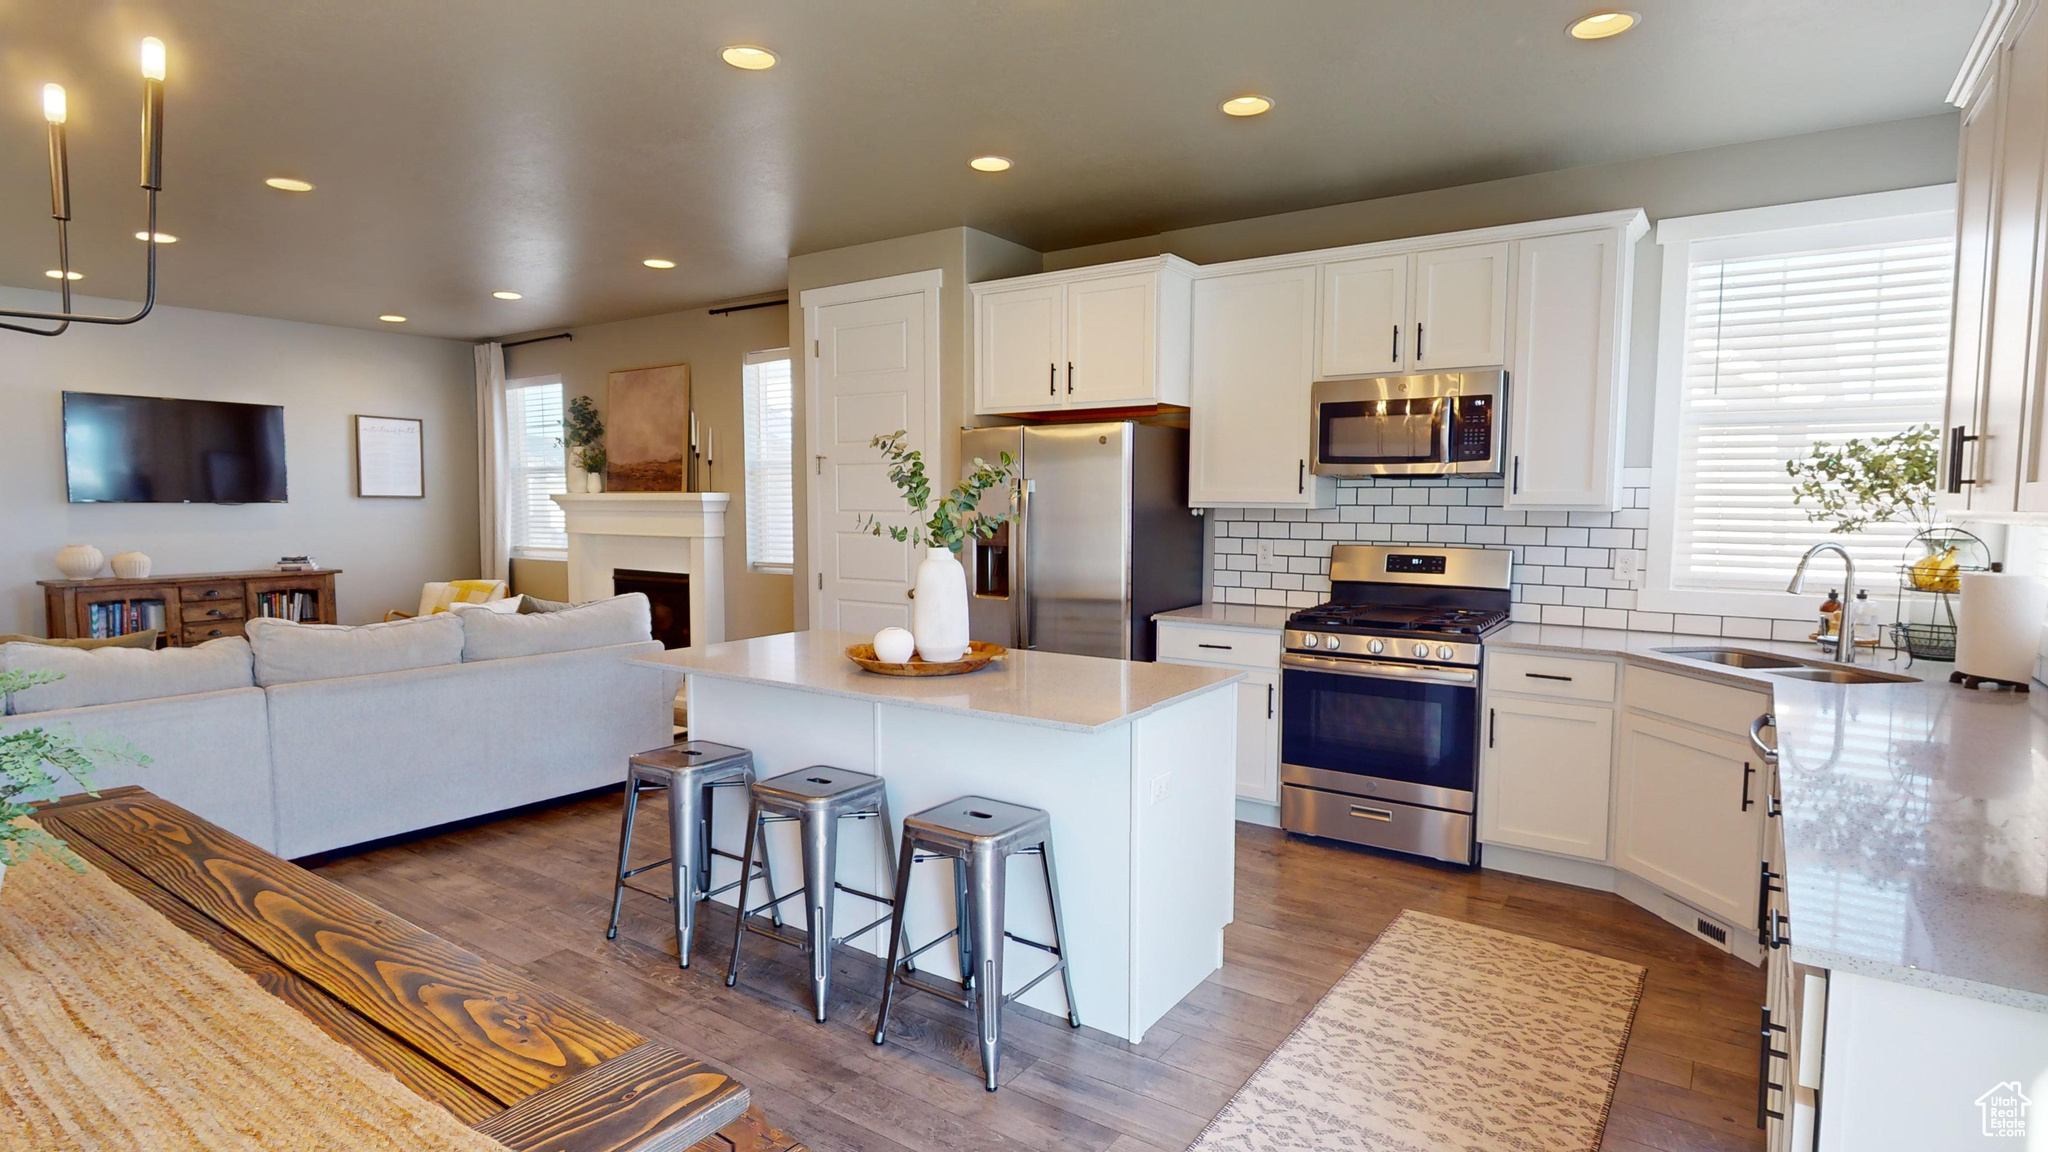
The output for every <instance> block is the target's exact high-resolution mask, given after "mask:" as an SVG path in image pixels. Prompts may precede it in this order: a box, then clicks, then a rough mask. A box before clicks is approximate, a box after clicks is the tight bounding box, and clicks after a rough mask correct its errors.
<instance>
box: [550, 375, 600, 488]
mask: <svg viewBox="0 0 2048 1152" xmlns="http://www.w3.org/2000/svg"><path fill="white" fill-rule="evenodd" d="M555 446H556V447H558V448H559V447H563V446H566V447H567V448H568V449H569V461H570V463H572V464H574V465H576V467H578V468H581V469H582V470H583V473H584V489H583V490H584V491H586V492H602V491H604V466H605V462H606V456H605V451H604V421H602V420H600V419H598V417H597V401H595V400H592V399H591V398H590V397H588V396H578V397H576V398H575V399H574V400H571V401H569V408H568V412H567V414H565V415H564V416H563V417H562V435H561V436H560V437H558V438H557V439H556V440H555Z"/></svg>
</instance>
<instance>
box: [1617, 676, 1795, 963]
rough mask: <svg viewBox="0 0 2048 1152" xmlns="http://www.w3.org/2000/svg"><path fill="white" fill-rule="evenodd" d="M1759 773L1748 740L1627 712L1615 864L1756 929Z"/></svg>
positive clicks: (1764, 781)
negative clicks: (1701, 730)
mask: <svg viewBox="0 0 2048 1152" xmlns="http://www.w3.org/2000/svg"><path fill="white" fill-rule="evenodd" d="M1761 768H1763V765H1762V764H1761V763H1759V762H1758V761H1757V759H1756V755H1755V753H1754V751H1753V750H1752V749H1751V748H1750V746H1749V742H1748V741H1747V740H1737V739H1735V738H1733V737H1730V736H1719V735H1714V734H1711V733H1706V732H1700V731H1696V730H1694V729H1691V728H1683V727H1680V726H1679V725H1676V724H1667V723H1665V722H1664V721H1662V720H1653V719H1651V718H1649V717H1647V716H1640V715H1637V714H1636V713H1633V712H1628V713H1624V714H1623V716H1622V719H1621V786H1620V788H1619V789H1618V790H1617V792H1616V802H1617V803H1618V804H1619V805H1620V810H1619V811H1618V812H1617V813H1616V815H1615V821H1614V834H1615V845H1614V863H1615V864H1616V866H1618V867H1620V868H1622V869H1623V870H1624V871H1627V872H1631V873H1633V874H1635V875H1637V876H1640V877H1642V878H1643V879H1644V880H1647V881H1649V882H1650V883H1652V884H1654V885H1656V886H1657V887H1659V888H1662V889H1664V890H1665V891H1666V892H1669V893H1671V894H1672V895H1673V896H1676V897H1678V898H1679V899H1681V900H1684V901H1685V902H1687V903H1688V904H1691V905H1692V906H1694V907H1695V908H1699V909H1701V910H1702V911H1706V912H1710V913H1713V914H1714V915H1716V916H1720V917H1722V918H1724V919H1725V920H1727V921H1728V922H1729V923H1730V924H1734V925H1737V926H1740V927H1747V928H1754V927H1755V926H1756V886H1757V867H1758V865H1759V864H1760V863H1761V862H1762V860H1763V811H1764V803H1765V794H1764V790H1765V789H1766V788H1767V787H1768V786H1769V776H1768V774H1767V773H1764V772H1762V771H1760V769H1761Z"/></svg>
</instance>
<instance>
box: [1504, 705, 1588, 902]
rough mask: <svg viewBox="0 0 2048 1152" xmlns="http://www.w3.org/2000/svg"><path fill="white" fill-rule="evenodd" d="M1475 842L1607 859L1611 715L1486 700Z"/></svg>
mask: <svg viewBox="0 0 2048 1152" xmlns="http://www.w3.org/2000/svg"><path fill="white" fill-rule="evenodd" d="M1485 723H1486V733H1485V744H1484V752H1483V753H1482V754H1481V760H1480V769H1479V839H1480V840H1481V841H1482V842H1484V843H1487V844H1509V845H1513V846H1515V847H1517V848H1534V849H1537V850H1538V851H1543V852H1555V853H1558V854H1559V855H1564V856H1577V857H1580V858H1582V859H1586V860H1602V861H1604V860H1606V859H1607V814H1608V811H1607V796H1608V791H1609V789H1610V787H1611V783H1612V773H1613V767H1614V764H1613V761H1614V709H1612V708H1609V707H1595V706H1589V705H1585V704H1568V703H1562V702H1559V701H1556V700H1527V699H1520V698H1517V697H1512V696H1491V695H1490V696H1489V697H1488V699H1487V705H1486V718H1485Z"/></svg>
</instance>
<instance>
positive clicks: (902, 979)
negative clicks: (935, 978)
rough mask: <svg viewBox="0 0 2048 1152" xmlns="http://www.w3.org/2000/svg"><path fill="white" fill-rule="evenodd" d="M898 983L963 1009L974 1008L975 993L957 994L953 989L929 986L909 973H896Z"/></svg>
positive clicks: (920, 978)
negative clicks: (950, 1002)
mask: <svg viewBox="0 0 2048 1152" xmlns="http://www.w3.org/2000/svg"><path fill="white" fill-rule="evenodd" d="M896 982H897V983H899V984H901V985H903V986H904V987H906V988H915V989H917V990H918V991H919V992H924V993H928V994H930V995H933V996H937V997H938V998H939V999H941V1000H951V1001H952V1002H953V1003H955V1004H958V1005H959V1006H961V1007H962V1008H972V1007H974V993H972V992H955V991H953V990H951V989H947V988H941V987H939V986H938V985H936V984H927V983H925V982H924V979H923V978H922V977H919V976H913V975H911V974H910V973H909V972H898V973H896Z"/></svg>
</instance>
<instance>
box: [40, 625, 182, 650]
mask: <svg viewBox="0 0 2048 1152" xmlns="http://www.w3.org/2000/svg"><path fill="white" fill-rule="evenodd" d="M161 635H163V633H162V632H160V631H158V630H157V629H155V628H151V629H150V630H149V631H147V632H130V633H129V634H127V635H126V636H106V637H102V638H99V639H93V638H91V637H89V636H78V637H72V638H64V639H60V638H55V637H50V636H22V635H18V634H16V633H13V632H0V644H47V645H49V646H50V647H52V648H150V649H154V648H155V647H156V641H157V637H159V636H161Z"/></svg>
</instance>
